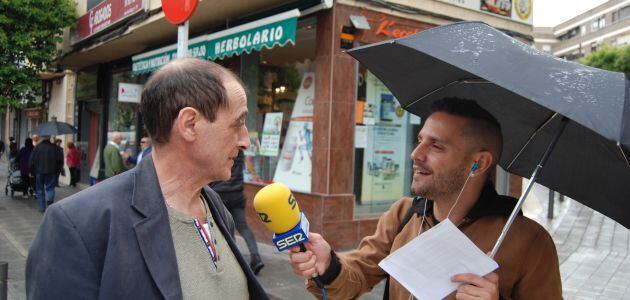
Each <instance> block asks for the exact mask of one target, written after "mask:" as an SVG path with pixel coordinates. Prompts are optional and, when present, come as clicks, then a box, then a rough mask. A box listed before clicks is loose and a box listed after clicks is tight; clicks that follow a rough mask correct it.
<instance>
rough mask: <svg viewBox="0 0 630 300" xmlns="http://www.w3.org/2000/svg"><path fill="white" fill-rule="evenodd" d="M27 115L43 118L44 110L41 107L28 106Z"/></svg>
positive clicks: (28, 116)
mask: <svg viewBox="0 0 630 300" xmlns="http://www.w3.org/2000/svg"><path fill="white" fill-rule="evenodd" d="M24 113H25V114H26V117H27V118H29V119H41V118H42V116H43V115H44V111H43V110H42V109H41V108H27V109H25V110H24Z"/></svg>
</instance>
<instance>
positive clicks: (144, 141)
mask: <svg viewBox="0 0 630 300" xmlns="http://www.w3.org/2000/svg"><path fill="white" fill-rule="evenodd" d="M150 146H151V139H150V138H148V137H143V138H141V139H140V148H141V149H142V150H144V149H146V148H149V147H150Z"/></svg>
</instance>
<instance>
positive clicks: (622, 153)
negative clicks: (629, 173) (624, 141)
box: [617, 142, 630, 168]
mask: <svg viewBox="0 0 630 300" xmlns="http://www.w3.org/2000/svg"><path fill="white" fill-rule="evenodd" d="M617 147H619V151H621V155H622V156H623V158H624V159H625V160H626V164H627V165H628V168H630V162H628V157H627V156H626V153H625V152H623V148H621V143H619V142H617Z"/></svg>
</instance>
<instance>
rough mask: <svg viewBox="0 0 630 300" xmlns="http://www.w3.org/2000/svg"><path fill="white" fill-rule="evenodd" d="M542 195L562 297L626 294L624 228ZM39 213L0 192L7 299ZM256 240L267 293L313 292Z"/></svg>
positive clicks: (531, 202) (538, 209)
mask: <svg viewBox="0 0 630 300" xmlns="http://www.w3.org/2000/svg"><path fill="white" fill-rule="evenodd" d="M6 169H7V168H6V162H4V161H3V162H0V170H6ZM0 173H2V174H0V184H5V183H6V173H3V172H0ZM77 191H78V189H76V188H71V187H60V188H58V189H57V197H56V198H57V199H63V198H65V197H67V196H69V195H71V194H73V193H75V192H77ZM547 201H548V200H547V190H546V189H545V188H543V187H541V186H536V187H534V189H533V192H532V195H531V196H530V197H528V199H527V201H526V203H525V206H524V208H523V211H524V213H525V215H526V216H528V217H530V218H532V219H534V220H536V221H538V222H539V223H541V224H542V225H543V226H545V228H547V230H549V232H550V233H551V234H552V236H553V239H554V241H555V243H556V247H557V249H558V257H559V260H560V271H561V275H562V282H563V292H564V297H565V299H629V300H630V256H629V255H628V254H629V253H628V252H629V248H630V231H629V230H628V229H626V228H624V227H623V226H621V225H619V224H617V223H615V222H614V221H612V220H611V219H609V218H607V217H605V216H603V215H602V214H600V213H598V212H594V211H593V210H591V209H590V208H588V207H585V206H583V205H581V204H580V203H578V202H575V201H572V200H570V199H566V200H564V201H562V202H561V201H560V200H559V199H556V200H555V203H556V204H555V218H553V219H551V220H548V219H547V218H546V216H547ZM41 219H42V215H41V214H40V213H39V212H37V205H36V203H35V200H33V199H27V198H25V197H22V196H21V193H17V194H16V196H15V197H13V198H11V197H9V196H6V195H4V194H1V195H0V261H7V262H8V263H9V281H8V285H9V289H8V292H9V294H8V296H9V297H8V299H25V298H26V295H25V282H24V266H25V262H26V256H27V255H28V247H29V245H30V242H31V240H32V239H33V237H34V236H35V233H36V232H37V229H38V227H39V224H40V222H41ZM237 242H238V244H239V247H240V248H241V249H243V252H244V253H245V255H247V250H246V249H247V247H246V246H245V243H244V241H243V239H242V238H240V237H238V238H237ZM258 245H259V248H260V254H261V256H262V258H263V260H264V262H265V267H264V268H263V269H262V271H261V272H260V274H259V276H258V278H259V280H260V282H261V283H262V285H263V286H264V287H265V290H266V291H267V292H268V293H269V295H270V297H271V298H272V299H312V298H313V297H312V296H310V295H309V294H308V293H307V292H306V291H305V290H304V281H303V279H301V278H298V277H296V276H295V275H293V273H292V271H291V268H290V266H289V263H288V256H287V254H285V253H279V252H278V251H276V250H275V248H274V247H273V246H270V245H267V244H263V243H259V244H258ZM382 293H383V284H382V283H381V284H380V285H378V286H377V287H376V288H375V290H374V291H373V292H372V293H369V294H366V295H364V296H363V297H361V299H362V300H375V299H381V298H382Z"/></svg>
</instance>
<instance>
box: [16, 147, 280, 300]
mask: <svg viewBox="0 0 630 300" xmlns="http://www.w3.org/2000/svg"><path fill="white" fill-rule="evenodd" d="M202 194H203V197H204V199H205V200H206V201H207V202H208V205H209V207H210V210H211V212H212V217H213V218H214V220H215V222H216V225H217V227H218V228H219V230H221V233H222V234H223V235H224V236H225V239H226V241H227V243H228V244H229V246H230V248H231V249H232V252H233V253H234V256H235V257H236V259H237V260H238V263H239V265H240V266H241V268H242V269H243V272H244V273H245V277H246V278H247V285H248V291H249V296H250V298H251V299H263V300H264V299H268V297H267V295H266V293H265V291H264V290H263V288H262V287H261V285H260V284H259V283H258V281H257V279H256V276H255V275H254V273H253V272H252V271H251V269H250V268H249V266H248V265H247V262H246V261H245V259H244V258H243V256H242V255H241V254H240V252H239V250H238V247H237V246H236V242H235V241H234V240H233V239H232V236H231V235H230V232H233V231H234V221H233V220H232V217H231V215H230V213H229V212H228V211H227V210H226V209H225V207H224V206H223V204H222V203H221V200H220V199H219V197H218V196H217V194H216V193H214V192H213V191H212V190H210V189H204V190H203V191H202ZM39 228H40V229H39V231H38V232H37V235H36V236H35V239H34V240H33V243H32V244H31V248H30V250H29V253H28V254H29V255H28V259H27V261H26V295H27V298H28V299H182V289H181V283H180V278H179V273H178V271H177V270H178V269H177V258H176V256H175V246H174V245H173V237H172V235H171V229H170V226H169V222H168V212H167V210H166V205H165V204H164V197H163V196H162V192H161V189H160V185H159V182H158V181H157V174H156V172H155V168H154V166H153V159H152V158H151V156H147V157H146V158H143V159H142V161H141V162H140V164H138V166H137V167H136V168H133V169H131V170H130V171H127V172H125V173H122V174H119V175H116V176H114V177H112V178H110V179H107V180H105V181H103V182H101V183H99V184H97V185H95V186H93V187H91V188H89V189H87V190H83V191H81V192H79V193H77V194H74V195H72V196H70V197H68V198H66V199H64V200H62V201H60V202H59V203H55V204H53V205H52V206H50V207H49V208H48V209H47V210H46V214H45V215H44V220H43V221H42V225H41V226H40V227H39Z"/></svg>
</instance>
